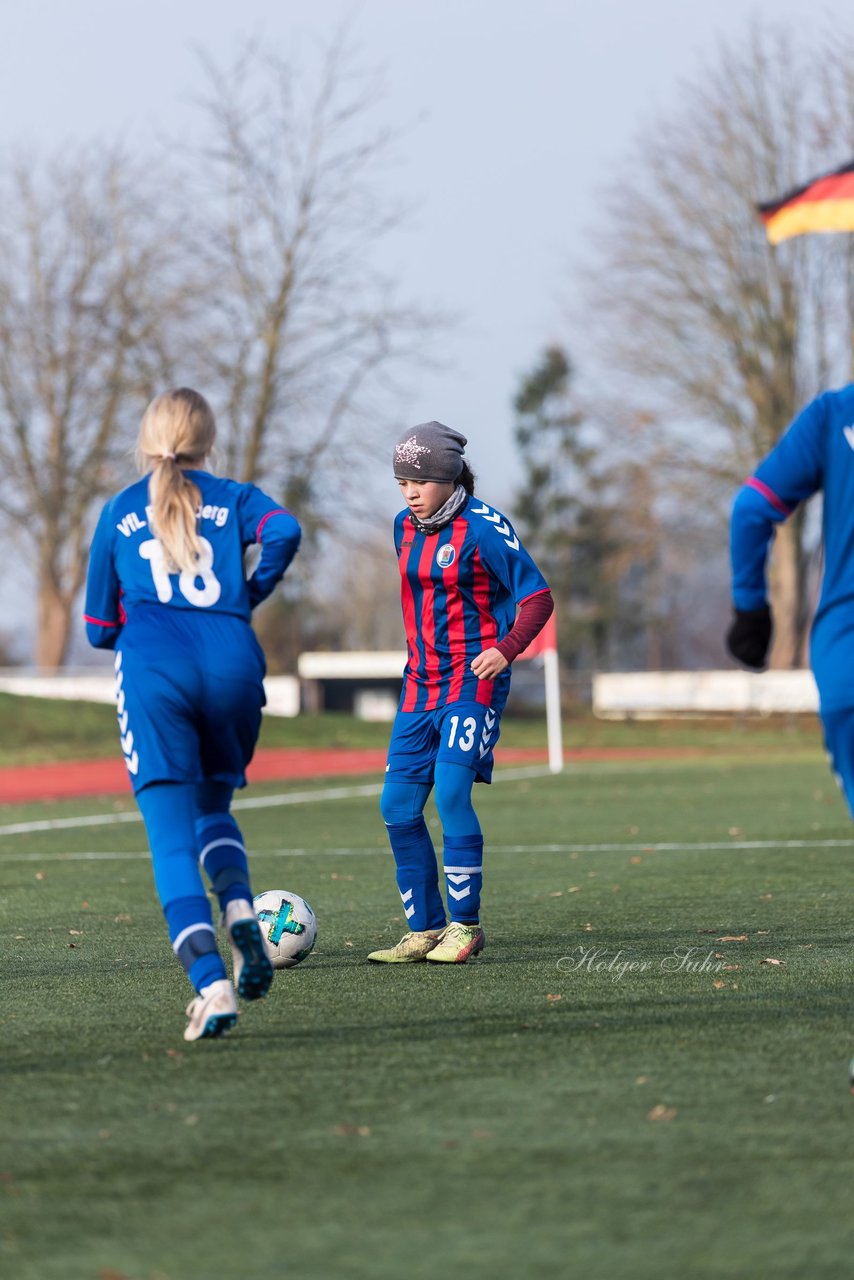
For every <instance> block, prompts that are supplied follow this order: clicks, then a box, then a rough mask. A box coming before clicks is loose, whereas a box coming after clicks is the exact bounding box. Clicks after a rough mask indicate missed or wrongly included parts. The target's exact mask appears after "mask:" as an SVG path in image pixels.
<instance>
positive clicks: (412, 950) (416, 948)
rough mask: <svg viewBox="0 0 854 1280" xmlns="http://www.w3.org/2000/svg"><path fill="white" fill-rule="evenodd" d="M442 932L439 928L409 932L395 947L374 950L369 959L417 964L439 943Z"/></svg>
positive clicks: (379, 961) (387, 962)
mask: <svg viewBox="0 0 854 1280" xmlns="http://www.w3.org/2000/svg"><path fill="white" fill-rule="evenodd" d="M441 936H442V933H441V932H440V931H439V930H427V931H425V932H424V933H415V932H413V933H407V934H406V936H405V937H403V938H401V940H400V942H398V943H397V945H396V946H394V947H387V948H386V950H384V951H372V952H371V953H370V955H369V956H368V959H369V960H376V961H377V963H378V964H416V963H417V962H418V961H419V960H426V959H427V956H428V955H429V954H430V952H431V951H432V950H433V948H434V947H435V946H436V944H437V943H438V941H439V939H440V937H441Z"/></svg>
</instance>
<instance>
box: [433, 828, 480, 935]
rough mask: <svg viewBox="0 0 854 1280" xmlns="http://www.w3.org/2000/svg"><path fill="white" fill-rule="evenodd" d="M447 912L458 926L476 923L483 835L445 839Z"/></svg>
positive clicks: (478, 910) (478, 915)
mask: <svg viewBox="0 0 854 1280" xmlns="http://www.w3.org/2000/svg"><path fill="white" fill-rule="evenodd" d="M443 862H444V872H445V887H446V889H447V893H448V911H449V914H450V917H451V919H452V920H453V921H455V922H457V923H458V924H477V923H478V921H479V919H480V891H481V887H482V885H483V836H481V835H477V836H448V835H446V836H445V856H444V859H443Z"/></svg>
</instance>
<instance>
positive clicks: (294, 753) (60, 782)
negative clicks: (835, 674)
mask: <svg viewBox="0 0 854 1280" xmlns="http://www.w3.org/2000/svg"><path fill="white" fill-rule="evenodd" d="M701 754H702V751H701V750H699V749H697V748H692V747H594V748H586V747H581V748H575V749H573V750H569V751H565V752H564V759H565V761H566V763H567V765H570V766H571V765H572V764H573V762H583V761H588V760H589V761H607V762H610V763H618V762H619V761H621V760H651V759H656V760H675V759H683V758H684V757H686V756H694V757H695V756H697V755H701ZM547 759H548V755H547V752H546V751H545V750H540V749H538V748H524V747H515V748H514V747H500V748H499V750H498V756H497V763H498V764H499V765H505V764H545V762H546V760H547ZM385 761H386V753H385V750H381V749H379V748H373V749H371V750H361V751H355V750H352V751H348V750H344V749H343V748H341V749H337V748H332V749H328V750H305V749H303V748H299V747H264V748H261V750H259V751H256V753H255V758H254V759H253V761H252V763H251V765H250V766H249V769H248V778H249V781H250V782H289V781H291V780H293V779H300V778H335V777H342V776H346V775H347V774H359V773H361V774H370V773H373V774H375V775H376V776H377V779H378V780H379V779H380V778H382V775H383V771H384V769H385ZM130 792H131V788H130V783H129V781H128V773H127V769H126V768H125V763H124V760H123V759H122V757H121V756H118V757H115V756H114V757H112V758H111V759H109V760H67V761H60V762H57V763H53V764H32V765H22V766H21V767H20V768H10V769H2V768H0V804H33V803H37V802H38V801H40V800H73V799H75V798H78V797H79V798H85V797H86V796H112V795H130Z"/></svg>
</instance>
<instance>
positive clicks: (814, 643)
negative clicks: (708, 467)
mask: <svg viewBox="0 0 854 1280" xmlns="http://www.w3.org/2000/svg"><path fill="white" fill-rule="evenodd" d="M819 490H821V491H822V493H823V495H824V505H823V512H822V537H823V543H824V580H823V583H822V588H821V598H820V600H819V604H818V609H817V610H816V615H815V618H814V620H813V624H812V632H811V636H810V665H811V666H812V669H813V673H814V675H815V679H816V684H817V685H818V692H819V701H820V714H821V722H822V727H823V730H824V738H825V743H826V745H827V749H828V752H829V754H830V758H831V761H832V766H833V771H834V774H835V775H836V777H837V778H838V780H839V782H840V784H841V786H842V789H843V791H844V793H845V798H846V800H847V801H848V807H849V809H850V810H851V812H852V815H854V680H852V678H851V672H852V668H853V667H854V384H852V385H849V386H847V387H844V388H843V389H842V390H841V391H828V392H825V393H824V394H823V395H820V396H818V397H817V399H815V400H813V401H812V402H811V403H810V404H808V405H807V406H806V408H805V409H804V410H803V411H802V412H801V413H799V414H798V416H797V417H796V418H795V420H794V421H793V422H792V423H791V425H790V426H789V428H788V430H787V431H786V433H785V435H783V437H782V438H781V440H780V441H779V443H778V444H777V445H776V447H775V448H774V449H772V451H771V452H770V453H769V454H768V455H767V457H766V458H765V459H764V460H763V461H762V462H761V463H760V464H759V466H758V467H757V468H756V471H755V473H754V474H753V475H752V476H751V477H750V478H749V479H748V480H747V481H746V482H745V484H744V485H743V487H742V488H741V490H740V491H739V493H738V495H737V496H736V499H735V503H734V505H733V511H732V523H731V536H730V549H731V559H732V597H733V604H734V607H735V616H734V618H733V622H732V625H731V626H730V629H729V631H728V633H727V647H728V649H729V651H730V653H731V654H732V656H733V657H734V658H735V659H736V660H737V661H738V662H741V663H742V664H743V665H744V666H746V667H749V668H750V669H751V670H757V671H761V670H763V669H764V667H765V665H766V658H767V655H768V648H769V645H770V643H771V632H772V627H773V619H772V616H771V609H770V606H769V604H768V587H767V582H766V561H767V558H768V549H769V545H770V542H771V538H772V535H773V533H774V529H775V527H776V525H778V524H780V523H781V522H782V521H783V520H786V519H787V518H788V517H789V516H790V515H792V514H793V512H794V511H795V510H796V508H797V507H798V505H799V504H800V503H801V502H804V501H805V500H806V499H807V498H809V497H811V496H812V494H814V493H817V492H818V491H819Z"/></svg>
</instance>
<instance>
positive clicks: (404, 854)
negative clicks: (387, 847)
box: [380, 762, 483, 932]
mask: <svg viewBox="0 0 854 1280" xmlns="http://www.w3.org/2000/svg"><path fill="white" fill-rule="evenodd" d="M435 775H436V784H435V785H436V807H437V809H438V810H439V817H440V819H441V821H442V827H443V829H444V833H445V834H444V859H443V861H444V871H445V889H446V892H447V897H448V910H449V914H450V917H451V919H452V920H453V921H456V922H458V923H459V924H476V923H477V922H478V920H479V917H480V895H481V888H482V885H483V835H482V833H481V830H480V823H479V822H478V820H477V814H476V813H475V811H474V808H473V806H472V802H471V790H472V785H473V783H474V773H473V772H472V771H471V769H467V768H465V767H463V766H461V765H454V764H447V763H444V762H442V763H439V764H437V765H436V769H435ZM429 794H430V787H429V786H428V785H426V784H425V783H420V782H397V781H394V780H391V779H389V780H387V781H386V784H385V787H384V788H383V794H382V799H381V800H380V808H381V810H382V815H383V818H384V820H385V824H386V829H387V830H388V837H389V840H390V841H391V848H392V852H393V853H394V861H395V866H396V868H397V887H398V889H399V891H400V898H401V901H402V903H403V910H404V914H405V915H406V919H407V921H408V922H409V927H410V929H412V930H414V931H417V932H421V931H423V930H425V929H441V928H443V927H444V924H445V908H444V903H443V901H442V895H441V893H440V892H439V876H438V868H437V866H436V853H435V850H434V848H433V841H432V840H431V839H430V833H429V831H428V830H427V823H426V822H425V821H424V817H423V813H422V810H423V808H424V805H425V803H426V801H427V797H428V795H429Z"/></svg>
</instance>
